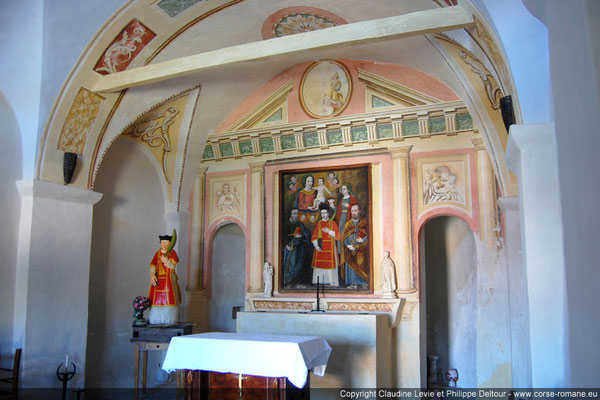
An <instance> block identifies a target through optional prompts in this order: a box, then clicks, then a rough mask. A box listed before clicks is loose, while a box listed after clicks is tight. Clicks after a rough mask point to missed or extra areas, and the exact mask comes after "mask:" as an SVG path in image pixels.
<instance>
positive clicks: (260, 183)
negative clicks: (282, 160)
mask: <svg viewBox="0 0 600 400" xmlns="http://www.w3.org/2000/svg"><path fill="white" fill-rule="evenodd" d="M249 166H250V174H251V178H250V179H251V181H250V182H251V183H250V185H251V189H250V193H252V199H251V205H250V280H249V285H248V292H250V293H261V292H262V291H263V287H262V285H263V279H262V271H263V264H264V260H265V256H264V253H265V244H264V240H265V239H264V226H265V215H264V209H265V195H264V193H265V188H264V174H265V163H264V161H263V162H256V163H250V164H249Z"/></svg>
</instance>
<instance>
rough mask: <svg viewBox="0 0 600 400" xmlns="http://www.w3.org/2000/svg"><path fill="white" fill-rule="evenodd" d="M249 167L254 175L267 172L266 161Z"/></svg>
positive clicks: (251, 164) (250, 164)
mask: <svg viewBox="0 0 600 400" xmlns="http://www.w3.org/2000/svg"><path fill="white" fill-rule="evenodd" d="M248 166H249V167H250V171H251V172H252V173H255V172H264V170H265V162H264V161H258V162H253V163H248Z"/></svg>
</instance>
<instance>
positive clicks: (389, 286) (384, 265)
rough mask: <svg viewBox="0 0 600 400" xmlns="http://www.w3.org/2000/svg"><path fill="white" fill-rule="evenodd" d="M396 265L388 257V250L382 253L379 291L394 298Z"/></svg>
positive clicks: (384, 295)
mask: <svg viewBox="0 0 600 400" xmlns="http://www.w3.org/2000/svg"><path fill="white" fill-rule="evenodd" d="M395 271H396V267H395V266H394V262H393V261H392V259H391V258H390V252H389V251H386V252H385V253H384V258H383V260H382V261H381V267H380V271H379V272H380V273H381V291H382V294H383V297H387V298H395V297H396V296H395V295H394V291H395V290H396V275H395Z"/></svg>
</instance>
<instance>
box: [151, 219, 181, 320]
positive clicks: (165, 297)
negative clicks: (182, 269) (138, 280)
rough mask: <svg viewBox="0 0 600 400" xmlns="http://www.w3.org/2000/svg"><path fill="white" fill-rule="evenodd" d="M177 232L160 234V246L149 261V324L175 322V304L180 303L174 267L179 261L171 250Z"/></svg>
mask: <svg viewBox="0 0 600 400" xmlns="http://www.w3.org/2000/svg"><path fill="white" fill-rule="evenodd" d="M176 238H177V233H176V232H175V230H173V236H170V235H160V236H159V239H160V248H159V249H158V250H157V251H156V253H154V258H152V261H151V262H150V290H149V291H148V298H149V299H150V305H151V307H150V312H149V314H148V320H149V322H150V323H151V324H174V323H176V322H177V319H178V315H177V308H178V307H177V306H178V305H179V304H180V303H181V291H180V289H179V284H178V279H177V273H176V272H175V268H176V267H177V263H178V262H179V257H178V256H177V252H175V250H173V246H174V245H175V241H176Z"/></svg>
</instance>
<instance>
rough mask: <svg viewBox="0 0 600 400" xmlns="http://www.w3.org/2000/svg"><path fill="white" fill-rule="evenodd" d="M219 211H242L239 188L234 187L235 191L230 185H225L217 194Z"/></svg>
mask: <svg viewBox="0 0 600 400" xmlns="http://www.w3.org/2000/svg"><path fill="white" fill-rule="evenodd" d="M217 211H219V212H227V211H237V212H239V211H240V195H239V193H238V190H237V186H234V187H233V191H232V190H231V187H230V186H229V183H224V184H223V186H221V190H220V191H219V192H217Z"/></svg>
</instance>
